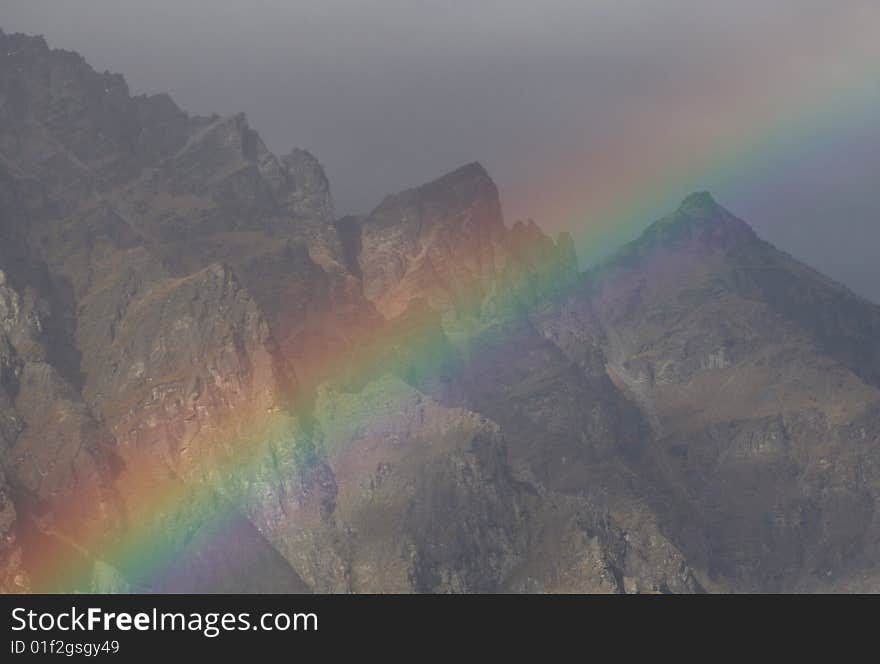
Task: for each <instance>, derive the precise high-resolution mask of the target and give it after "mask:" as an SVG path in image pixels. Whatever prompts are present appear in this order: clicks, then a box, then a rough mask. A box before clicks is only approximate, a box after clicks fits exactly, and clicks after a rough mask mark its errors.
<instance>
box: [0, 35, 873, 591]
mask: <svg viewBox="0 0 880 664" xmlns="http://www.w3.org/2000/svg"><path fill="white" fill-rule="evenodd" d="M878 338H880V308H878V307H876V306H874V305H871V304H869V303H867V302H865V301H863V300H860V299H859V298H857V297H855V296H854V295H852V294H851V293H849V292H848V291H846V289H843V288H842V287H840V286H838V285H836V284H834V283H833V282H830V281H829V280H827V279H825V278H824V277H822V276H821V275H819V274H817V273H815V272H814V271H812V270H810V269H809V268H808V267H806V266H803V265H802V264H800V263H798V262H797V261H795V260H794V259H792V258H791V257H789V256H786V255H785V254H783V253H781V252H779V251H777V250H776V249H774V248H773V247H771V246H770V245H768V244H766V243H765V242H763V241H762V240H760V239H759V238H758V237H757V236H756V235H755V233H754V232H753V231H752V230H751V229H750V228H749V227H748V226H747V225H746V224H745V223H744V222H742V221H741V220H739V219H737V218H736V217H734V216H733V215H731V214H730V213H728V212H726V211H725V210H723V209H722V208H721V207H720V206H718V205H717V203H715V201H714V200H712V198H711V196H709V195H708V194H705V193H703V194H695V195H693V196H691V197H689V198H688V199H686V200H685V202H684V203H683V204H682V207H681V208H680V209H679V210H678V211H676V212H675V213H674V214H672V215H670V216H668V217H666V218H664V219H662V220H660V221H659V222H657V223H655V224H654V225H653V226H651V227H650V228H649V229H648V230H647V231H646V233H645V234H644V235H643V236H642V237H641V238H640V239H639V240H637V241H636V242H634V243H632V244H630V245H628V246H627V247H625V248H624V249H622V250H621V251H620V253H619V254H618V255H616V256H615V257H613V258H612V259H611V260H609V261H608V262H607V263H606V264H604V265H603V266H601V267H600V268H599V269H597V270H593V271H591V272H589V273H587V274H579V273H578V267H577V258H576V256H575V253H574V246H573V242H572V239H571V238H570V237H569V236H568V235H566V234H562V235H560V236H559V237H557V238H556V239H551V238H549V237H547V236H546V235H545V234H544V233H543V232H542V231H541V230H540V229H539V228H538V227H537V226H536V225H535V224H534V223H533V222H531V221H530V222H516V223H514V224H513V225H511V226H507V225H505V222H504V219H503V217H502V212H501V202H500V200H499V197H498V190H497V187H496V186H495V184H494V183H493V182H492V179H491V178H490V176H489V175H488V173H486V171H485V169H484V168H483V167H482V166H480V165H479V164H468V165H466V166H463V167H461V168H459V169H456V170H455V171H453V172H451V173H448V174H446V175H444V176H441V177H440V178H437V179H436V180H434V181H431V182H429V183H426V184H424V185H422V186H419V187H415V188H413V189H410V190H407V191H404V192H401V193H399V194H396V195H393V196H389V197H387V198H386V199H385V200H383V201H382V202H381V203H380V204H379V205H378V206H377V207H376V209H374V210H373V211H372V212H369V213H367V214H364V215H359V216H352V217H346V218H344V219H340V220H334V218H333V202H332V197H331V193H330V186H329V183H328V181H327V178H326V176H325V174H324V172H323V169H322V167H321V165H320V163H319V162H318V161H317V160H316V159H315V158H314V157H313V156H312V155H311V154H309V153H307V152H305V151H303V150H300V149H294V150H292V151H291V152H289V153H288V154H287V155H286V156H276V155H274V154H272V153H271V152H270V151H269V150H268V148H267V147H266V145H265V144H264V143H263V141H262V140H261V138H260V136H259V135H258V134H257V132H255V131H254V130H253V129H252V128H251V127H250V125H249V124H248V122H247V119H246V118H245V117H244V116H243V115H234V116H232V117H228V118H221V117H217V116H211V117H193V116H190V115H188V114H186V113H185V112H184V111H182V110H180V109H179V108H178V107H177V106H176V105H175V104H174V102H173V101H172V100H171V99H170V98H168V97H167V96H164V95H157V96H152V97H143V96H141V97H138V96H131V95H130V94H129V92H128V89H127V86H126V84H125V81H124V80H123V79H122V77H120V76H118V75H113V74H107V73H105V74H99V73H97V72H95V71H93V70H92V69H91V68H90V67H89V66H88V65H87V64H86V63H85V61H84V60H83V59H82V58H81V57H80V56H78V55H76V54H73V53H69V52H64V51H56V50H51V49H49V47H48V46H47V45H46V43H45V41H44V40H42V38H35V37H28V36H24V35H6V34H4V33H2V32H0V590H2V591H4V592H22V591H28V590H46V589H49V590H62V591H71V590H78V591H96V590H98V591H110V592H116V591H143V592H151V591H186V592H190V591H199V592H212V591H230V592H301V591H307V590H315V591H318V592H478V591H481V592H496V591H515V592H699V591H702V590H706V589H711V590H764V591H766V590H816V589H830V590H877V589H880V586H878V584H880V571H878V567H877V565H876V563H875V561H876V560H878V559H880V558H878V554H880V550H878V547H880V526H878V520H877V518H876V516H875V514H876V509H875V505H876V500H877V493H878V488H880V484H878V468H880V457H878V455H880V415H878V413H880V344H878Z"/></svg>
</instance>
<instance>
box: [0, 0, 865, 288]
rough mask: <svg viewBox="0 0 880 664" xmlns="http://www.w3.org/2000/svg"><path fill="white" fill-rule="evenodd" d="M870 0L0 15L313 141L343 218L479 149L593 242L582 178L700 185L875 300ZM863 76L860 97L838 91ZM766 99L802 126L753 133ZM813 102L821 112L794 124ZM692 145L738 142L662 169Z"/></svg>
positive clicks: (205, 107) (25, 6) (180, 3)
mask: <svg viewBox="0 0 880 664" xmlns="http://www.w3.org/2000/svg"><path fill="white" fill-rule="evenodd" d="M878 5H880V3H876V2H872V1H871V0H837V1H836V2H833V3H831V2H824V1H823V2H820V1H818V0H773V1H771V2H768V1H767V0H761V1H758V0H737V1H736V2H733V1H728V2H721V1H715V0H711V1H707V0H663V1H661V0H579V1H576V0H541V1H537V0H536V1H534V2H526V1H525V0H495V1H487V0H469V1H467V2H465V1H462V0H150V1H149V2H147V1H145V0H79V1H77V2H63V1H61V0H55V1H52V0H17V1H16V0H0V27H2V28H3V29H4V30H6V31H23V32H28V33H36V34H43V35H45V36H46V38H47V39H48V40H49V42H50V44H51V45H52V46H55V47H60V48H68V49H72V50H76V51H79V52H80V53H82V54H83V55H84V56H85V57H86V58H87V59H88V60H89V62H90V63H91V64H92V65H93V66H94V67H96V68H97V69H110V70H112V71H119V72H122V73H123V74H125V76H126V78H127V80H128V82H129V85H130V86H131V88H132V90H133V91H134V92H136V93H137V92H159V91H167V92H170V93H171V94H172V95H173V96H174V98H175V99H176V100H177V102H178V103H179V104H180V105H181V106H182V107H184V108H186V109H187V110H189V111H191V112H194V113H203V114H208V113H211V112H215V111H216V112H218V113H221V114H229V113H233V112H237V111H240V110H243V111H245V112H246V113H247V114H248V117H249V119H250V121H251V124H252V125H253V126H254V127H255V128H256V129H257V130H258V131H259V132H260V133H261V135H262V136H263V137H264V139H265V140H266V142H267V143H268V145H269V146H270V148H271V149H273V150H274V151H276V152H284V151H287V150H289V149H290V148H292V147H294V146H298V147H304V148H307V149H309V150H311V151H312V152H314V153H315V154H316V155H317V156H318V158H319V159H320V160H321V161H322V163H324V165H325V167H326V168H327V171H328V175H329V177H330V180H331V186H332V187H333V192H334V197H335V200H336V204H337V208H338V211H339V212H340V213H347V212H354V211H365V210H368V209H369V208H371V207H372V206H373V205H375V204H376V203H377V202H378V201H379V199H380V198H381V197H382V196H383V195H384V194H387V193H392V192H394V191H397V190H400V189H403V188H406V187H408V186H412V185H415V184H419V183H420V182H423V181H427V180H429V179H432V178H434V177H436V176H438V175H440V174H442V173H443V172H445V171H447V170H449V169H451V168H454V167H456V166H458V165H460V164H463V163H465V162H468V161H473V160H479V161H481V162H482V163H483V164H485V166H486V167H487V168H488V170H489V172H490V173H491V174H492V175H493V177H494V178H495V180H496V182H497V183H498V184H499V187H500V189H501V192H502V197H503V202H504V206H505V211H506V215H507V217H508V221H512V220H513V219H515V218H519V217H533V218H534V219H535V220H536V221H538V223H539V224H541V225H542V226H545V227H548V228H550V229H551V230H554V231H555V230H562V229H568V230H573V231H574V234H575V237H576V238H580V242H581V243H582V245H583V246H582V247H580V249H581V253H583V254H590V253H591V247H590V246H587V245H589V244H590V242H591V240H592V239H593V238H594V237H595V234H594V233H592V232H591V231H590V226H591V225H594V226H597V227H600V228H601V227H602V226H603V225H607V223H608V222H607V221H606V220H602V219H597V218H595V216H596V214H597V212H596V210H593V209H592V208H591V206H590V204H589V202H588V201H589V200H592V199H591V192H592V191H594V190H598V189H602V188H605V189H607V188H608V187H609V185H613V186H614V187H615V188H619V191H615V192H614V194H615V197H616V198H615V200H616V203H615V204H622V202H625V201H626V200H627V199H628V198H630V197H631V198H632V200H640V199H643V198H645V199H646V200H650V201H651V205H652V208H651V209H652V210H653V206H654V205H656V210H653V213H652V214H650V215H649V216H654V217H656V216H660V215H661V214H663V213H665V212H666V211H668V208H670V207H673V206H674V205H675V204H676V203H677V202H678V200H679V199H680V198H682V197H683V196H684V195H685V194H686V193H688V191H689V190H695V189H705V188H711V189H712V190H713V192H714V193H715V194H716V197H717V198H718V199H719V200H720V201H721V202H722V203H724V204H725V205H726V206H727V207H729V208H730V209H731V210H732V211H734V212H735V213H737V214H738V215H740V216H742V217H743V218H745V219H747V220H748V221H749V222H751V223H752V224H753V225H754V226H755V227H756V229H757V230H758V231H759V232H760V233H762V234H763V235H764V236H765V237H767V238H768V239H770V240H771V241H773V242H775V243H776V244H778V245H779V246H780V247H781V248H783V249H785V250H788V251H790V252H791V253H793V254H794V255H796V256H797V257H799V258H802V259H804V260H806V261H807V262H809V263H811V264H813V265H814V266H816V267H818V268H819V269H822V270H823V271H825V272H827V273H829V274H830V275H831V276H833V277H836V278H838V279H840V280H841V281H843V282H844V283H847V284H848V285H849V286H851V287H852V288H854V289H855V290H857V291H858V292H860V293H862V294H865V295H868V296H870V297H872V298H873V299H875V300H877V301H880V267H878V266H877V265H875V263H877V262H880V261H878V260H877V254H878V253H880V252H878V247H880V196H878V195H877V193H876V191H875V190H876V188H877V186H878V184H880V176H878V175H880V131H878V127H877V125H876V124H873V123H872V122H871V121H868V122H865V121H864V118H871V117H872V116H873V118H880V113H878V111H880V65H875V64H874V63H875V62H880V47H878V45H880V7H878ZM860 86H861V87H864V88H865V89H866V90H867V94H865V95H862V96H861V97H860V99H861V101H859V102H858V103H857V104H855V106H854V105H853V103H851V102H844V101H843V97H842V96H841V98H840V99H838V97H837V96H836V95H837V94H838V93H837V90H839V89H847V88H856V91H857V92H858V88H859V87H860ZM801 99H803V100H804V101H803V103H801V102H800V100H801ZM811 105H814V106H816V108H815V109H811V108H809V107H810V106H811ZM836 105H840V106H841V108H840V109H839V110H838V109H837V108H836ZM802 106H803V107H806V108H802ZM763 107H767V108H771V109H776V110H777V111H778V115H779V118H778V119H774V120H773V122H774V123H776V124H782V125H785V123H786V121H787V118H788V117H791V118H792V120H791V122H792V123H800V125H799V126H801V133H800V134H798V136H799V137H800V138H803V139H804V140H803V141H802V142H798V141H795V143H794V144H785V143H779V142H777V141H772V140H769V139H767V138H766V137H765V136H764V134H763V133H762V132H763V131H764V129H765V126H764V125H766V124H767V117H769V116H770V115H772V113H771V114H769V115H768V114H767V113H763V112H762V111H760V109H761V108H763ZM813 110H815V111H816V112H817V113H819V115H820V116H821V117H823V118H824V119H823V120H822V121H818V120H817V121H812V120H803V119H798V118H801V116H802V114H803V113H806V114H807V116H809V117H811V114H812V113H813ZM823 114H824V115H823ZM754 118H758V119H754ZM851 118H853V119H851ZM856 118H861V120H859V121H857V120H856ZM804 132H806V133H804ZM752 141H753V142H754V146H751V142H752ZM691 144H693V145H695V146H697V148H699V149H694V150H693V151H694V154H697V153H699V154H700V157H701V159H703V160H705V161H706V163H709V164H717V163H721V164H723V163H725V160H726V159H727V153H728V152H731V153H732V152H733V151H740V152H741V151H742V150H743V149H744V148H743V145H748V146H750V147H748V148H747V149H746V152H747V154H746V156H745V157H744V158H743V159H742V164H744V167H740V168H739V169H732V170H729V172H723V173H721V174H719V173H708V172H706V173H703V172H701V170H700V168H699V167H690V166H688V164H685V165H684V166H682V167H680V168H679V167H678V166H675V167H673V166H670V170H673V168H674V169H675V171H676V172H678V171H680V173H678V174H677V175H676V176H675V177H672V178H666V177H665V174H664V173H663V172H662V171H663V168H662V166H658V165H662V164H665V163H670V164H673V163H675V162H676V160H677V156H678V155H680V154H682V153H687V151H686V150H685V149H684V148H683V147H682V146H685V145H691ZM698 163H703V162H702V161H701V162H698ZM658 171H659V172H658ZM609 173H614V174H615V175H613V176H612V175H609ZM667 180H668V182H667ZM657 182H663V183H664V184H663V186H659V187H657V191H656V192H654V193H653V194H652V195H650V196H647V195H646V194H644V193H643V192H642V191H641V189H642V188H651V187H655V186H656V185H657ZM646 196H647V198H646ZM582 199H583V200H582ZM650 220H651V219H650V218H648V217H646V218H645V219H644V222H645V223H647V222H648V221H650ZM635 231H636V228H634V227H631V226H630V225H627V226H626V228H625V230H624V232H623V234H622V235H623V236H625V235H626V234H627V233H630V234H631V233H634V232H635Z"/></svg>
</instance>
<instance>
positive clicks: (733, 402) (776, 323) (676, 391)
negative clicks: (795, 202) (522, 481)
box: [540, 194, 880, 590]
mask: <svg viewBox="0 0 880 664" xmlns="http://www.w3.org/2000/svg"><path fill="white" fill-rule="evenodd" d="M831 303H833V304H831ZM878 312H880V309H878V307H876V306H874V305H872V304H870V303H868V302H865V301H863V300H860V299H859V298H857V297H856V296H854V295H853V294H851V293H850V292H848V291H847V290H846V289H844V288H843V287H841V286H839V285H837V284H834V283H833V282H831V281H829V280H828V279H826V278H824V277H822V276H821V275H818V274H816V273H815V272H813V271H811V270H809V268H807V267H805V266H803V265H801V264H799V263H798V262H797V261H795V260H794V259H792V258H790V257H789V256H786V255H785V254H783V253H781V252H779V251H777V250H776V249H774V248H773V247H771V246H770V245H768V244H766V243H764V242H763V241H761V240H760V239H758V238H757V236H756V235H755V234H754V232H752V230H751V229H750V228H749V227H748V226H747V225H746V224H745V223H744V222H742V221H741V220H738V219H736V218H735V217H734V216H733V215H731V214H730V213H729V212H727V211H726V210H724V209H723V208H721V207H720V206H719V205H718V204H717V203H715V201H714V200H712V198H711V197H710V196H709V195H707V194H699V195H694V196H692V197H689V198H688V199H686V200H685V201H684V203H683V204H682V206H681V208H680V209H679V210H678V211H677V212H675V213H674V214H673V215H671V216H669V217H666V218H664V219H662V220H661V221H658V222H657V223H655V224H654V225H653V226H651V227H650V228H649V229H648V230H647V231H646V232H645V234H644V235H643V236H642V237H641V238H640V239H639V240H637V241H636V242H634V243H632V244H631V245H629V246H628V247H626V248H625V249H624V250H622V251H621V252H620V253H619V254H618V256H616V257H615V258H614V259H612V260H610V261H609V262H608V263H607V264H606V265H604V266H603V267H602V268H601V269H599V270H597V271H596V273H595V274H593V275H590V277H589V278H588V279H587V280H586V281H585V283H584V286H583V288H582V289H581V291H580V292H578V293H577V294H576V295H575V296H574V297H572V298H571V299H570V300H568V301H567V302H566V304H565V306H564V307H562V308H561V309H559V310H556V311H548V312H546V314H545V315H544V316H542V318H541V323H540V327H541V328H542V329H543V331H544V333H545V336H547V337H548V338H550V339H551V340H553V341H554V343H556V344H557V345H558V346H559V347H560V348H562V349H563V350H564V352H566V354H567V355H569V356H570V357H572V358H574V359H576V360H577V359H579V358H580V357H582V356H583V354H584V353H585V352H586V353H588V354H590V353H592V352H594V350H593V346H594V344H595V343H596V341H598V344H599V346H600V348H601V350H602V352H603V353H604V354H605V356H606V358H607V372H608V374H609V376H610V377H611V378H612V379H613V380H614V381H615V382H616V383H617V384H618V386H619V387H620V388H621V390H622V391H623V393H625V394H627V395H629V396H630V397H631V398H632V400H633V402H635V403H637V404H639V406H640V407H641V409H642V411H643V412H645V413H646V415H647V416H648V418H649V421H650V422H651V424H652V425H653V426H652V428H653V431H654V436H655V440H656V442H654V443H652V444H651V445H650V446H649V447H650V449H649V452H648V454H649V456H650V457H651V458H652V459H654V460H655V462H656V464H657V466H658V467H659V468H660V471H661V474H662V475H663V477H664V480H663V483H664V484H665V486H666V487H667V489H668V491H669V492H670V495H671V496H674V498H673V499H671V500H672V502H670V503H669V504H668V505H669V508H668V509H667V510H664V515H663V521H664V523H665V524H667V526H668V528H669V529H670V530H669V531H668V532H670V533H671V534H672V536H673V539H674V540H675V541H677V542H678V543H679V544H680V546H681V547H682V549H683V550H684V552H685V553H686V555H687V557H688V559H689V560H690V561H691V562H692V564H694V565H695V566H697V567H699V568H701V569H704V570H706V571H708V573H709V576H710V577H712V578H713V579H716V580H717V581H720V582H721V583H722V584H724V585H725V586H726V587H729V588H732V589H739V590H793V589H798V590H807V589H817V588H825V589H828V588H835V587H837V588H841V589H843V588H848V589H852V588H860V589H862V590H876V589H877V586H876V578H877V577H876V574H877V572H876V566H875V565H874V564H873V563H870V562H868V561H870V560H871V558H872V557H873V556H874V555H875V554H874V552H875V551H876V545H877V544H876V536H875V535H874V532H875V529H876V524H875V516H874V515H875V504H876V495H877V494H876V491H877V476H876V454H877V448H878V439H877V432H876V431H875V430H874V429H873V428H872V425H870V424H868V423H869V422H873V421H874V420H875V419H876V415H877V413H878V412H880V392H878V390H877V388H876V382H875V381H874V380H873V373H872V371H873V369H872V362H873V359H874V354H875V353H876V349H877V339H878V338H880V337H877V336H876V334H874V333H873V332H872V331H873V330H876V329H877V328H876V326H877V316H878ZM567 321H570V322H567ZM832 321H833V322H832ZM585 330H586V331H587V332H585ZM594 340H595V341H594ZM585 348H586V350H585ZM853 427H855V430H857V431H858V432H859V433H858V435H857V440H856V439H854V438H853V437H852V436H853ZM676 503H679V504H680V505H681V506H686V508H687V509H688V510H693V511H692V512H689V513H690V514H691V516H690V517H689V518H688V519H687V521H686V520H685V519H683V518H682V514H683V513H682V512H681V511H680V510H681V509H682V508H681V507H674V505H675V504H676Z"/></svg>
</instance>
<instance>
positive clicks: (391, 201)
mask: <svg viewBox="0 0 880 664" xmlns="http://www.w3.org/2000/svg"><path fill="white" fill-rule="evenodd" d="M481 202H487V203H489V204H491V205H492V206H493V207H495V208H497V209H498V214H497V215H494V217H495V218H496V221H497V222H499V223H500V221H501V213H500V201H499V195H498V187H496V186H495V182H494V181H493V180H492V178H491V177H490V176H489V173H488V172H487V171H486V169H485V168H483V166H482V165H481V164H480V163H478V162H471V163H469V164H465V165H464V166H461V167H459V168H456V169H455V170H452V171H450V172H448V173H446V174H445V175H441V176H440V177H439V178H437V179H435V180H431V181H430V182H427V183H425V184H422V185H420V186H418V187H413V188H412V189H407V190H406V191H402V192H400V193H398V194H394V195H391V196H387V197H385V199H384V200H383V201H382V202H381V203H380V204H379V206H378V207H377V208H376V210H374V211H373V213H372V214H371V215H370V216H371V217H373V218H375V217H377V216H381V215H382V214H383V212H384V211H387V210H389V209H395V208H399V207H401V206H409V205H418V206H421V207H426V206H430V207H437V208H442V209H446V210H452V209H461V208H465V207H468V206H471V205H474V204H477V203H481Z"/></svg>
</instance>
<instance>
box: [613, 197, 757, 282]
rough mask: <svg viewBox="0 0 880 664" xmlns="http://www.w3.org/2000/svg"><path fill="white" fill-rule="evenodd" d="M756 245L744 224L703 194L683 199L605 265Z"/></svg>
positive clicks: (746, 225)
mask: <svg viewBox="0 0 880 664" xmlns="http://www.w3.org/2000/svg"><path fill="white" fill-rule="evenodd" d="M757 241H759V238H758V235H757V233H755V231H754V230H753V229H752V227H751V226H749V225H748V224H747V223H746V222H745V221H743V220H742V219H740V218H739V217H737V216H736V215H734V214H732V213H731V212H729V211H728V210H727V209H726V208H724V207H723V206H721V205H720V204H719V203H718V202H717V201H716V200H715V199H714V198H713V196H712V194H710V193H709V192H707V191H701V192H696V193H693V194H690V195H689V196H687V197H685V198H684V200H683V201H682V202H681V205H679V207H678V209H677V210H675V212H673V213H672V214H669V215H667V216H665V217H663V218H661V219H659V220H657V221H655V222H654V223H652V224H651V225H650V226H648V227H647V228H646V229H645V231H644V232H643V233H642V234H641V236H639V238H637V239H636V240H634V241H633V242H630V243H629V244H627V245H625V246H624V247H623V248H622V249H621V250H620V251H619V252H617V253H616V254H615V255H614V256H612V257H611V259H609V260H608V261H606V265H609V264H614V263H617V262H619V261H621V260H623V261H630V260H634V259H637V258H639V257H642V256H646V255H649V254H651V253H653V252H654V251H655V250H657V249H666V250H673V251H692V252H693V251H698V252H701V253H702V252H707V251H708V252H716V251H720V252H729V251H733V250H735V249H738V248H741V247H744V246H748V245H750V244H752V243H755V242H757Z"/></svg>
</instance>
